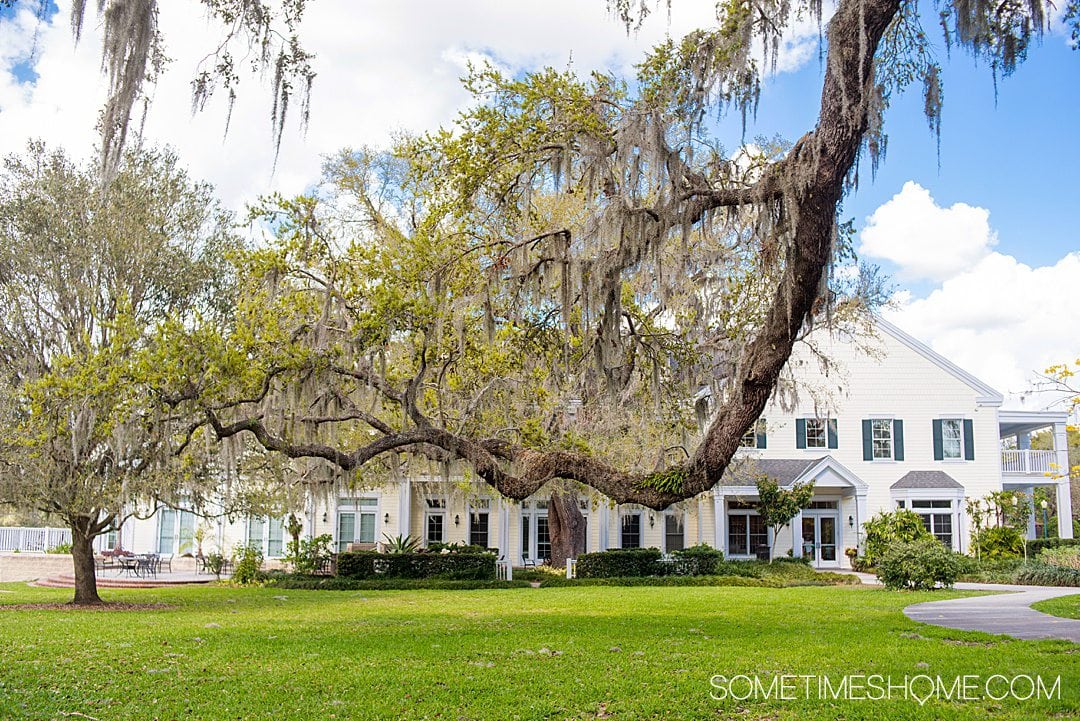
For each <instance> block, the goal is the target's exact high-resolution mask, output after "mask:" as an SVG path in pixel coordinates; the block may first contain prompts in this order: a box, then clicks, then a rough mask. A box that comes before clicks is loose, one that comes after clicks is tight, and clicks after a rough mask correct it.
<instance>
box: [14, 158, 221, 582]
mask: <svg viewBox="0 0 1080 721" xmlns="http://www.w3.org/2000/svg"><path fill="white" fill-rule="evenodd" d="M229 224H230V218H229V215H228V214H227V213H225V212H224V211H222V210H221V209H220V208H219V207H218V205H217V203H216V202H215V201H214V199H213V196H212V194H211V192H210V189H209V188H208V187H207V186H205V185H203V184H199V183H195V182H193V181H191V180H190V179H189V178H188V177H187V175H186V174H185V173H184V172H183V171H182V170H181V169H180V168H179V167H178V166H177V160H176V157H175V156H174V155H172V154H171V153H168V152H159V151H139V152H130V153H128V154H127V156H126V157H125V160H124V162H123V163H122V165H121V167H120V169H119V172H118V173H117V175H116V176H115V178H114V180H113V182H111V183H110V184H109V185H108V187H107V188H105V189H102V185H101V180H100V176H99V174H98V172H97V170H96V169H87V168H83V167H80V166H78V165H76V164H75V163H73V162H72V161H70V160H69V159H68V158H67V157H66V156H65V155H64V154H63V152H61V151H49V150H47V149H46V148H45V147H44V146H43V145H41V144H32V145H31V146H30V148H29V150H28V151H27V152H26V153H25V154H24V155H21V156H13V157H11V158H9V159H8V160H7V161H6V163H5V165H4V170H3V173H2V175H0V241H2V242H0V304H2V306H3V308H4V313H3V314H2V315H0V505H11V506H15V507H20V508H31V509H34V510H36V511H39V512H42V513H45V514H51V515H55V516H59V517H60V518H62V519H63V520H64V522H65V523H66V524H67V525H68V526H69V527H70V528H71V530H72V545H73V553H74V555H75V574H76V596H75V597H76V601H77V602H93V601H96V600H97V592H96V588H95V585H94V567H93V558H92V556H91V549H90V543H91V542H92V541H93V540H94V538H95V537H96V536H98V535H99V534H101V533H103V532H105V531H108V530H110V529H113V528H118V527H119V526H120V524H121V523H123V521H124V519H125V518H127V517H129V516H130V515H132V514H139V513H151V512H153V510H155V508H156V505H157V504H158V502H165V503H169V502H172V503H176V502H177V501H178V500H179V496H180V494H181V493H194V492H195V491H196V490H197V489H200V488H204V489H215V491H216V489H217V487H218V485H219V481H220V476H219V475H216V474H214V472H213V471H214V470H215V469H214V467H213V461H214V459H216V458H217V455H216V454H214V455H213V456H205V455H204V457H203V458H202V459H199V458H197V457H196V454H189V455H188V456H187V457H186V458H185V459H184V460H183V461H182V462H181V461H179V460H177V458H176V454H175V453H174V449H175V443H174V442H173V439H174V437H175V436H176V434H177V432H178V431H179V430H180V428H178V427H177V426H176V423H177V422H179V421H180V419H176V418H172V417H170V416H168V415H167V414H161V413H160V412H158V408H159V406H158V405H157V404H156V403H155V402H154V399H153V398H152V397H151V396H150V395H148V393H147V386H146V384H145V382H144V379H145V378H146V376H147V374H148V370H147V367H146V363H147V362H148V359H147V358H146V356H145V355H144V354H145V352H146V349H147V343H148V341H149V339H150V337H151V331H152V330H153V329H154V328H155V326H156V324H157V323H158V322H159V321H160V320H161V319H162V318H164V317H166V316H171V317H173V318H176V319H183V320H184V321H185V322H189V323H191V322H194V320H195V318H196V317H203V318H208V319H209V318H213V317H215V315H216V314H220V313H222V312H223V311H224V308H225V306H223V305H222V303H223V302H225V303H226V304H227V301H226V300H225V299H226V297H227V295H228V291H229V289H230V287H231V281H230V280H229V278H228V274H227V268H228V266H227V264H226V263H225V261H224V258H225V254H226V252H227V251H228V250H230V249H231V248H233V247H234V246H235V245H236V238H235V236H234V235H233V234H232V233H231V230H230V227H229Z"/></svg>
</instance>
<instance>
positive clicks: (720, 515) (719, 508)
mask: <svg viewBox="0 0 1080 721" xmlns="http://www.w3.org/2000/svg"><path fill="white" fill-rule="evenodd" d="M725 520H726V519H725V518H724V496H723V495H722V494H721V493H719V492H714V493H713V548H716V549H717V550H720V551H724V553H725V555H726V554H727V548H726V544H725V543H724V521H725Z"/></svg>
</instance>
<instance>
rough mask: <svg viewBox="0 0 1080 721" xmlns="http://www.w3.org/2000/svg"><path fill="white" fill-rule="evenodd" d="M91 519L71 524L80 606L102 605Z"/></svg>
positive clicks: (76, 600) (73, 558)
mask: <svg viewBox="0 0 1080 721" xmlns="http://www.w3.org/2000/svg"><path fill="white" fill-rule="evenodd" d="M92 525H93V524H92V523H91V521H90V519H89V518H76V519H72V522H71V559H72V561H73V562H74V565H75V600H74V603H76V604H78V605H83V604H94V603H101V597H100V596H98V590H97V575H96V573H95V569H94V537H95V535H94V534H93V533H91V532H90V528H91V527H92Z"/></svg>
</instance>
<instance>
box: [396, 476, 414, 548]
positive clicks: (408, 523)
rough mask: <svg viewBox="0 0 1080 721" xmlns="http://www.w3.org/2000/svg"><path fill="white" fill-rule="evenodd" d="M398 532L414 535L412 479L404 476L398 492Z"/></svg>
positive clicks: (404, 535) (406, 535)
mask: <svg viewBox="0 0 1080 721" xmlns="http://www.w3.org/2000/svg"><path fill="white" fill-rule="evenodd" d="M397 528H398V534H399V535H401V536H402V537H408V536H410V535H412V479H411V478H403V479H402V480H401V488H400V490H399V492H398V522H397Z"/></svg>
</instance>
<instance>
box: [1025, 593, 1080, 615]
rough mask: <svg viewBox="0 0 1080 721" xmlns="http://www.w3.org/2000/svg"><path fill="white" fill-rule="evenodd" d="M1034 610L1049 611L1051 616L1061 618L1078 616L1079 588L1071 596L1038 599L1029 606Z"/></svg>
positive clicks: (1079, 604)
mask: <svg viewBox="0 0 1080 721" xmlns="http://www.w3.org/2000/svg"><path fill="white" fill-rule="evenodd" d="M1031 607H1032V608H1034V609H1035V610H1036V611H1042V612H1043V613H1049V614H1050V615H1051V616H1061V617H1062V618H1080V590H1078V591H1077V593H1076V594H1075V595H1073V596H1062V597H1061V598H1051V599H1050V600H1049V601H1040V602H1039V603H1035V604H1032V606H1031Z"/></svg>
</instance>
